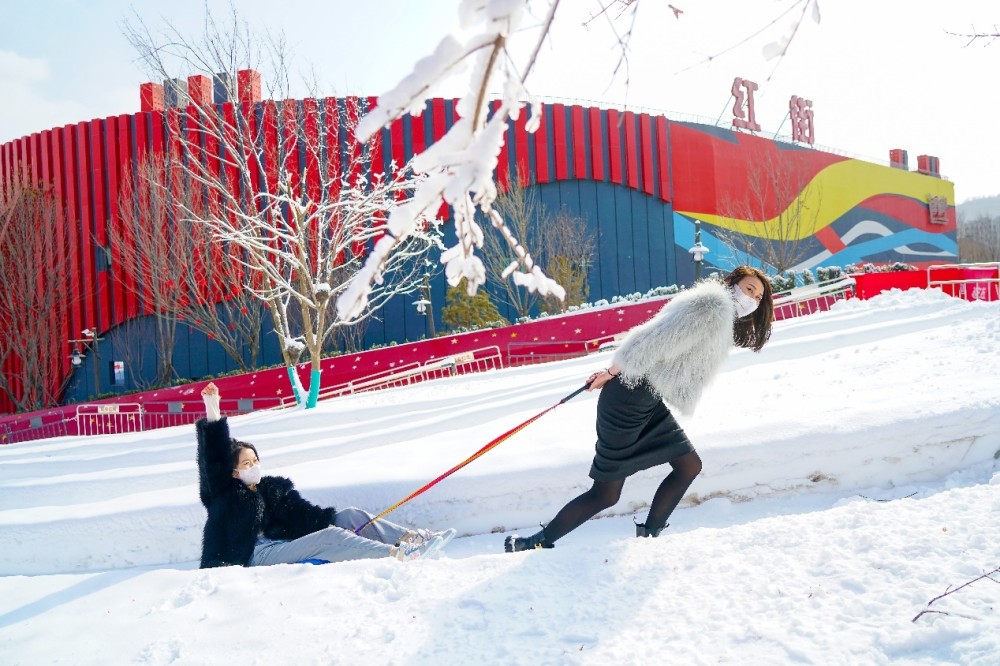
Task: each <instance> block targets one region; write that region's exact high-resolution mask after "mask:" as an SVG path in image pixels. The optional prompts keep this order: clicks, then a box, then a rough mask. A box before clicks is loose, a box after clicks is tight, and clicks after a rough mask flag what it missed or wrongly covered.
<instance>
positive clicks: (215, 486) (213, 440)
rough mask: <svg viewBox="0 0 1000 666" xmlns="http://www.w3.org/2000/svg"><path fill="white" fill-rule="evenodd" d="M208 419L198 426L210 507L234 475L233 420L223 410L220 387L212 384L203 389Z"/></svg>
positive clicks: (202, 489)
mask: <svg viewBox="0 0 1000 666" xmlns="http://www.w3.org/2000/svg"><path fill="white" fill-rule="evenodd" d="M201 396H202V399H203V400H204V401H205V415H206V418H203V419H201V420H200V421H198V423H197V424H196V427H197V429H198V490H199V493H200V495H201V503H202V504H204V505H205V507H206V508H207V507H208V505H209V503H210V502H211V501H212V498H213V497H214V496H215V494H216V493H218V492H219V491H220V490H222V489H223V488H225V487H226V486H227V485H228V484H229V483H230V482H231V481H232V476H233V473H232V472H233V462H232V455H231V453H230V446H231V444H230V439H229V423H228V422H227V421H226V419H224V418H222V417H221V413H220V411H219V389H218V388H217V387H216V386H215V384H212V383H210V384H209V385H208V386H206V387H205V388H204V389H203V390H202V392H201Z"/></svg>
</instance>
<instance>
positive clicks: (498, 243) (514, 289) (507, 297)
mask: <svg viewBox="0 0 1000 666" xmlns="http://www.w3.org/2000/svg"><path fill="white" fill-rule="evenodd" d="M493 209H494V210H495V211H497V212H498V213H499V214H500V215H501V216H502V217H503V219H504V221H505V222H506V224H507V226H508V227H509V228H510V230H511V232H512V233H513V234H514V235H515V236H516V237H517V238H519V239H521V240H522V242H524V243H525V244H526V245H527V246H528V247H534V248H538V250H539V251H541V250H542V247H543V240H542V237H543V235H544V233H545V230H546V228H547V227H548V226H549V224H550V219H549V218H550V216H549V215H548V214H547V212H546V211H545V207H544V206H543V205H542V203H541V201H539V199H538V189H537V188H535V187H531V186H530V184H529V183H528V180H527V175H526V174H524V173H522V172H521V171H518V174H517V176H516V177H515V178H514V179H513V180H512V182H511V183H510V187H509V189H508V190H507V191H506V192H502V193H500V194H498V195H497V198H496V200H495V201H494V202H493ZM482 259H483V264H484V265H485V267H486V272H487V275H490V276H492V277H493V278H494V279H496V278H500V276H501V275H503V273H504V271H505V270H507V267H508V266H510V265H511V263H516V262H517V257H516V256H515V255H514V252H513V250H511V248H510V245H508V244H507V243H506V242H505V241H504V240H503V238H499V237H497V236H495V235H493V236H484V237H483V248H482ZM536 259H539V260H542V258H541V257H536ZM542 263H544V260H542ZM501 285H502V289H498V290H497V291H498V293H497V295H496V297H497V299H498V300H499V301H500V302H501V303H503V304H506V305H508V306H509V307H510V308H511V309H513V310H514V311H515V312H516V313H517V316H518V317H526V316H528V315H529V314H530V312H531V309H532V308H533V307H534V306H535V304H536V303H537V302H538V295H537V294H536V293H534V292H531V291H526V290H524V289H521V288H520V287H518V286H517V285H516V284H514V283H513V282H512V281H510V280H506V279H502V280H501Z"/></svg>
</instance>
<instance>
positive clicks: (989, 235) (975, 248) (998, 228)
mask: <svg viewBox="0 0 1000 666" xmlns="http://www.w3.org/2000/svg"><path fill="white" fill-rule="evenodd" d="M958 257H959V260H960V261H961V262H962V263H981V262H988V261H1000V216H997V217H990V216H989V215H980V216H979V217H977V218H976V219H974V220H972V221H970V222H965V221H964V220H959V225H958Z"/></svg>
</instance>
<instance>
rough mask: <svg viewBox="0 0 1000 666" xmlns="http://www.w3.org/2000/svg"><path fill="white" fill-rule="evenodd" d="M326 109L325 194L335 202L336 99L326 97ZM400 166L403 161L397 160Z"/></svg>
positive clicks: (337, 184)
mask: <svg viewBox="0 0 1000 666" xmlns="http://www.w3.org/2000/svg"><path fill="white" fill-rule="evenodd" d="M323 104H324V106H325V108H326V111H325V113H324V114H323V115H324V116H325V118H324V123H325V125H326V128H325V130H324V134H325V135H326V178H327V179H328V180H329V182H330V191H329V192H328V193H327V197H329V199H330V201H336V200H337V199H338V198H339V197H340V175H341V171H340V109H339V108H338V106H337V98H336V97H327V98H326V99H324V100H323ZM397 163H398V164H402V163H403V160H402V159H401V160H399V161H398V162H397Z"/></svg>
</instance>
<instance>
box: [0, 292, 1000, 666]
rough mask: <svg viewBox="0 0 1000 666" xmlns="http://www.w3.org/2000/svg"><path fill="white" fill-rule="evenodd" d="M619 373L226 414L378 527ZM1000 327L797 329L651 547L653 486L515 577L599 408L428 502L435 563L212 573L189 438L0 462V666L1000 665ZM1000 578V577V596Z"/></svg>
mask: <svg viewBox="0 0 1000 666" xmlns="http://www.w3.org/2000/svg"><path fill="white" fill-rule="evenodd" d="M608 358H609V355H608V354H602V355H594V356H591V357H588V358H585V359H577V360H573V361H566V362H561V363H553V364H547V365H544V366H535V367H529V368H520V369H512V370H503V371H495V372H490V373H484V374H480V375H474V376H464V377H458V378H453V379H448V380H439V381H435V382H432V383H428V384H424V385H421V386H414V387H408V388H403V389H393V390H388V391H383V392H380V393H374V394H367V395H360V396H353V397H349V398H343V399H337V400H334V401H330V402H328V403H326V404H322V405H321V406H320V407H318V408H317V409H315V410H312V411H309V412H287V413H282V414H255V415H249V416H245V417H239V418H235V419H232V421H231V428H232V430H233V432H234V434H235V435H236V436H238V437H240V438H242V439H247V440H250V441H253V442H254V443H255V444H256V445H257V446H258V448H259V449H260V453H261V459H262V463H263V465H264V467H265V473H276V474H283V475H287V476H289V477H291V478H292V479H293V480H294V481H295V482H296V486H297V487H298V488H299V489H300V490H301V491H302V492H303V494H304V495H305V496H306V497H307V498H309V499H311V500H312V501H314V502H317V503H319V504H334V505H337V506H347V505H354V506H361V507H363V508H366V509H369V510H372V511H378V510H381V509H382V508H384V507H386V506H389V505H391V504H392V503H394V502H395V501H396V500H398V499H400V498H401V497H403V496H405V495H406V494H408V493H409V492H410V491H412V490H414V489H415V488H417V487H419V486H421V485H422V484H423V483H425V482H426V481H427V480H429V479H431V478H434V477H435V476H437V475H438V474H440V473H441V472H443V471H444V470H446V469H448V468H450V467H451V466H453V465H454V464H456V463H457V462H459V461H461V460H463V459H465V458H466V457H467V456H469V455H470V454H472V453H473V452H474V451H476V450H477V449H479V448H480V447H481V446H483V445H484V444H485V443H486V442H488V441H489V440H490V439H492V438H493V437H495V436H497V435H499V434H500V433H502V432H505V431H506V430H507V429H509V428H511V427H513V426H514V425H516V424H517V423H520V422H521V421H523V420H525V419H527V418H529V417H530V416H532V415H534V414H535V413H537V412H539V411H541V410H542V409H544V408H546V407H548V406H550V405H551V404H553V403H555V402H557V401H558V400H559V398H561V397H563V396H564V395H566V394H568V393H570V392H571V391H573V390H574V389H575V388H577V387H578V386H579V385H580V384H581V383H582V381H583V378H584V377H586V376H587V374H589V372H590V371H592V370H593V369H595V368H599V367H602V366H603V365H606V363H607V361H608ZM998 370H1000V304H997V303H968V302H964V301H959V300H955V299H951V298H949V297H946V296H944V295H942V294H941V293H940V292H936V291H919V290H911V291H908V292H905V293H903V292H898V291H895V292H889V293H887V294H884V295H882V296H879V297H877V298H875V299H872V300H871V301H847V302H843V303H840V304H838V305H837V306H836V307H835V308H834V309H833V310H832V311H830V312H827V313H820V314H816V315H811V316H809V317H805V318H801V319H797V320H790V321H785V322H780V323H779V324H778V325H777V326H776V328H775V332H774V335H773V338H772V341H771V343H770V344H769V345H768V346H767V347H766V348H765V349H764V351H763V352H761V353H760V354H753V353H750V352H746V351H737V352H734V353H733V354H732V356H731V357H730V359H729V361H728V363H727V365H726V366H725V368H724V369H723V372H722V374H721V376H720V377H719V378H718V379H717V380H716V381H715V383H714V384H713V385H712V386H711V387H710V388H709V389H708V390H707V391H706V393H705V396H704V398H703V401H702V403H701V404H700V406H699V408H698V411H697V412H696V414H695V415H694V416H693V417H690V418H686V419H681V422H682V424H683V425H684V427H685V429H686V430H687V432H688V434H689V436H690V437H691V439H692V441H694V443H695V445H696V447H697V448H698V451H699V453H700V454H701V456H702V458H703V460H704V472H703V474H702V476H700V477H699V478H698V479H697V480H696V482H695V484H694V486H693V487H692V489H691V492H690V494H689V495H688V497H686V498H685V501H684V503H683V504H682V508H681V509H680V510H678V512H677V513H676V514H675V515H674V516H673V517H672V519H671V523H672V525H671V527H670V529H669V530H668V532H667V533H666V535H665V536H664V537H661V538H659V539H641V540H640V539H635V538H634V537H632V536H631V535H632V534H633V530H632V526H631V517H632V516H633V515H635V516H636V517H637V518H638V519H639V520H640V521H641V520H642V519H643V517H644V516H645V511H644V507H645V506H646V502H648V500H649V499H650V497H651V495H652V492H653V489H654V488H655V487H656V485H657V484H658V483H659V481H660V479H661V478H662V476H663V475H664V474H665V470H664V469H654V470H649V471H647V472H644V473H641V474H639V475H637V476H636V477H634V478H633V479H631V480H630V481H629V482H628V483H627V484H626V486H625V491H624V493H623V496H622V500H621V502H620V503H619V504H618V505H617V506H616V507H614V508H613V509H612V510H611V511H609V512H608V513H609V514H610V517H608V518H606V519H603V520H596V521H592V522H590V523H588V524H586V525H584V526H583V527H581V528H580V529H579V530H577V531H576V532H574V533H572V534H570V535H569V536H567V537H566V538H565V539H563V540H561V541H560V542H559V544H558V547H557V548H556V549H554V550H551V551H544V552H532V553H519V554H515V555H506V554H502V552H501V551H502V541H503V535H502V534H499V533H494V532H504V531H508V532H509V531H512V530H515V529H520V530H521V531H525V532H529V531H532V530H533V529H535V527H533V526H536V525H537V523H538V522H539V521H544V520H548V519H550V518H551V517H552V515H553V514H554V512H555V511H556V510H557V509H558V508H559V507H560V506H562V504H563V503H564V502H565V501H566V500H568V499H570V498H571V497H573V496H574V495H575V494H577V493H579V492H580V491H582V490H584V489H585V488H587V487H588V486H589V481H588V479H587V471H588V469H589V465H590V459H591V457H592V455H593V440H594V425H593V423H594V410H595V406H596V402H595V401H596V399H597V395H596V394H589V393H585V394H583V395H581V396H580V397H577V398H576V399H574V400H573V401H571V402H569V403H567V404H565V405H563V406H561V407H559V408H558V409H556V410H555V411H554V412H552V413H550V414H548V415H546V416H545V417H543V418H542V419H541V420H539V421H538V422H536V423H535V424H533V425H532V426H530V427H529V428H527V429H526V430H524V431H523V432H521V433H519V434H518V435H517V436H516V437H514V438H513V439H511V440H510V441H508V442H506V443H505V444H503V445H502V446H500V447H498V448H497V449H495V450H494V451H491V452H490V453H489V454H487V455H486V456H484V457H483V458H482V459H480V460H478V461H476V462H474V463H472V464H471V465H469V466H468V467H466V468H465V469H463V470H462V471H460V472H458V473H457V474H456V475H454V476H452V477H450V478H449V479H447V480H445V481H444V482H442V483H441V484H440V485H438V486H436V487H434V488H433V489H431V490H430V491H428V492H427V493H425V494H424V495H422V496H421V497H419V498H417V499H415V500H413V501H412V502H411V503H409V504H407V505H404V506H403V507H401V508H400V509H398V510H397V511H396V512H395V513H394V514H392V518H393V519H394V520H396V521H398V522H403V523H408V524H414V525H420V526H430V527H438V528H443V527H446V526H454V527H456V528H458V530H459V532H460V534H461V535H463V538H459V539H456V540H455V541H454V542H453V543H452V545H451V546H450V547H449V548H448V550H447V553H446V556H445V558H443V559H441V560H438V561H422V562H414V563H408V564H400V563H398V562H394V561H388V560H386V561H363V562H348V563H343V564H337V565H327V566H322V567H311V566H309V565H289V566H277V567H269V568H258V569H249V570H246V569H240V568H230V569H225V570H210V571H199V570H197V569H196V566H197V562H196V561H197V558H198V555H199V545H200V544H199V539H200V532H201V527H202V524H203V521H204V511H203V509H202V507H201V506H200V504H199V503H198V498H197V488H196V466H195V462H194V433H193V427H183V428H175V429H168V430H159V431H154V432H149V433H144V434H142V435H139V436H136V435H128V436H107V437H95V438H89V439H63V440H48V441H42V442H32V443H25V444H18V445H13V446H8V447H5V448H2V449H0V544H3V546H2V551H0V552H2V555H0V573H2V574H3V577H0V663H3V664H40V663H73V664H77V663H95V664H96V663H101V664H109V663H111V664H115V663H146V664H160V663H191V664H201V663H215V662H220V661H230V660H232V661H235V660H240V661H248V662H250V663H253V662H255V661H260V662H263V661H269V662H271V663H274V662H275V660H277V661H278V662H280V663H316V664H329V663H343V664H353V663H371V662H379V663H398V664H410V663H418V664H419V663H454V664H464V663H473V662H477V661H478V662H485V663H533V664H534V663H643V662H647V661H649V662H652V661H654V660H655V661H657V662H664V661H669V662H670V663H741V664H742V663H769V664H770V663H787V662H803V663H823V664H840V663H844V664H854V663H889V662H892V663H928V664H929V663H963V664H967V663H981V664H996V663H1000V657H997V655H1000V638H998V637H1000V632H998V631H997V629H998V628H1000V626H998V625H1000V621H998V616H997V613H996V610H995V608H996V600H997V598H998V596H1000V592H998V590H1000V588H998V587H997V586H996V584H995V583H994V582H992V581H990V580H982V581H979V582H977V583H975V584H973V585H970V586H969V587H967V588H964V589H962V590H960V591H958V592H955V593H954V594H952V595H949V596H947V597H945V598H943V599H941V600H940V601H937V602H935V604H934V605H933V606H931V608H932V609H934V610H941V611H946V612H947V613H948V614H947V615H945V614H941V613H932V614H927V615H924V616H923V617H921V618H920V619H918V620H917V621H916V622H911V620H912V618H913V617H914V616H915V615H916V614H917V613H919V612H920V611H921V610H923V609H924V608H925V607H926V604H927V602H928V601H929V600H930V599H932V598H933V597H935V596H937V595H939V594H942V593H943V592H945V591H946V590H947V589H948V587H949V586H957V585H959V584H961V583H964V582H965V581H967V580H970V579H972V578H975V577H976V576H979V575H981V574H982V573H983V572H985V571H990V570H992V569H994V568H996V567H998V566H1000V539H998V538H997V537H998V520H997V518H996V516H997V515H998V511H1000V475H998V474H997V469H998V463H997V460H996V458H997V455H998V452H1000V391H998V389H997V378H998V376H1000V372H998ZM994 578H996V579H998V580H1000V576H996V575H995V576H994Z"/></svg>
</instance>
